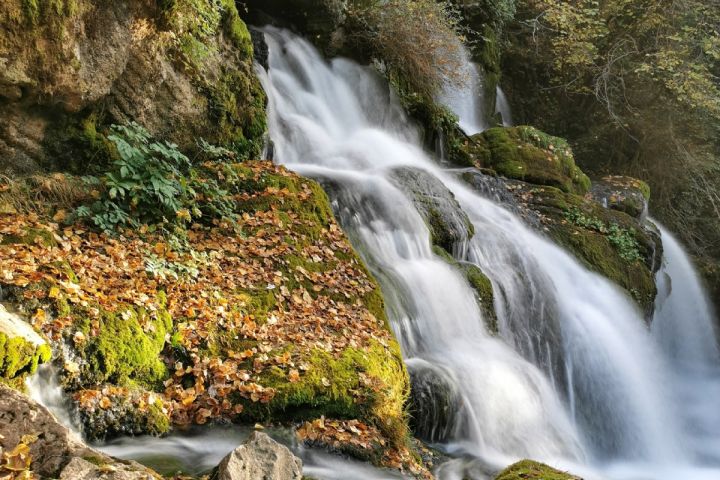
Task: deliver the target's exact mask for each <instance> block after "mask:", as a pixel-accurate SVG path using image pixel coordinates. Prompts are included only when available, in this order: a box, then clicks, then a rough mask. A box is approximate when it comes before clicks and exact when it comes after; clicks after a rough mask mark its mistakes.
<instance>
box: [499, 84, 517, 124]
mask: <svg viewBox="0 0 720 480" xmlns="http://www.w3.org/2000/svg"><path fill="white" fill-rule="evenodd" d="M495 113H496V114H499V115H500V118H501V119H502V124H503V127H512V125H513V118H512V110H511V109H510V102H508V99H507V96H505V92H503V90H502V88H500V85H498V86H497V87H495Z"/></svg>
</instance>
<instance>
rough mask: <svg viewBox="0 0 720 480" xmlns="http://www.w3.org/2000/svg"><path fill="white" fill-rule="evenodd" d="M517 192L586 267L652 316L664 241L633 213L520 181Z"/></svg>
mask: <svg viewBox="0 0 720 480" xmlns="http://www.w3.org/2000/svg"><path fill="white" fill-rule="evenodd" d="M517 187H518V188H517V189H516V190H514V193H515V194H516V195H517V196H518V198H522V199H523V201H524V202H525V204H526V206H527V207H529V208H530V209H531V210H534V211H535V212H537V213H539V215H540V218H541V219H542V222H543V226H544V230H545V232H546V233H547V234H548V235H549V236H550V237H551V238H552V239H553V240H554V241H555V242H557V243H558V244H559V245H561V246H562V247H564V248H566V249H567V250H568V251H570V253H572V254H573V255H574V256H575V257H576V258H577V259H578V260H580V262H581V263H583V264H584V265H585V266H586V267H587V268H589V269H590V270H593V271H595V272H597V273H599V274H601V275H603V276H604V277H606V278H608V279H609V280H611V281H612V282H614V283H615V284H617V285H619V286H620V287H622V288H623V289H624V290H625V291H626V292H627V293H628V294H629V295H630V296H631V297H632V298H633V299H634V300H635V301H636V302H637V304H638V305H639V307H640V308H641V310H642V311H643V312H644V313H645V315H646V316H647V317H649V316H650V315H651V314H652V311H653V308H654V301H655V296H656V295H657V287H656V285H655V279H654V273H655V271H656V270H657V268H658V267H659V265H660V262H659V258H661V257H662V245H661V243H660V241H659V239H658V238H656V237H655V236H654V235H653V233H652V231H651V230H650V229H649V228H646V227H645V226H644V225H642V224H641V223H640V222H638V221H637V220H636V219H635V218H633V217H631V216H630V215H628V214H626V213H624V212H620V211H616V210H610V209H606V208H603V206H602V205H600V204H599V203H597V202H595V201H592V200H589V199H585V198H583V197H580V196H577V195H573V194H569V193H565V192H563V191H561V190H559V189H557V188H553V187H535V186H532V185H527V184H526V185H517Z"/></svg>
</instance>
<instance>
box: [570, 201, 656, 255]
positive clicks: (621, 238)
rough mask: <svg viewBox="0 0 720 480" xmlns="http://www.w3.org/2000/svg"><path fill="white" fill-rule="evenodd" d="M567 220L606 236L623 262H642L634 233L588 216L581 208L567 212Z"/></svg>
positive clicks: (615, 224)
mask: <svg viewBox="0 0 720 480" xmlns="http://www.w3.org/2000/svg"><path fill="white" fill-rule="evenodd" d="M565 219H566V220H567V221H569V222H571V223H573V224H574V225H577V226H578V227H582V228H586V229H588V230H594V231H596V232H598V233H601V234H603V235H605V236H606V237H607V239H608V241H609V242H610V244H611V245H612V246H613V247H615V249H616V250H617V251H618V254H619V255H620V257H621V258H622V259H623V260H626V261H628V262H635V261H638V260H642V255H641V254H640V245H639V244H638V242H637V239H636V238H635V235H634V234H633V232H632V231H630V230H628V229H625V228H622V227H621V226H620V225H618V224H617V223H610V224H606V223H605V222H603V221H602V220H600V219H599V218H595V217H591V216H588V215H586V214H585V213H584V212H583V211H582V210H580V209H579V208H571V209H570V210H568V211H566V212H565Z"/></svg>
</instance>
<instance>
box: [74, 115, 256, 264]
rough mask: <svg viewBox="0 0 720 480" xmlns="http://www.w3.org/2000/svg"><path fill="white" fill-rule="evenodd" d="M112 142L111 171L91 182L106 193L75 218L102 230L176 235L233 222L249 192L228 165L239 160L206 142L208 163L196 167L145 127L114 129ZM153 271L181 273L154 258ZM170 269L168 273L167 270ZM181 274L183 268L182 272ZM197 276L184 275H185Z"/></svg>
mask: <svg viewBox="0 0 720 480" xmlns="http://www.w3.org/2000/svg"><path fill="white" fill-rule="evenodd" d="M111 131H112V134H111V135H110V136H109V137H108V139H109V140H110V141H111V142H112V144H113V145H114V146H115V150H116V154H117V155H116V158H115V160H114V161H113V162H112V165H111V170H110V171H108V172H106V173H105V174H104V175H103V176H102V177H100V178H95V177H87V178H86V182H87V183H88V184H89V185H91V186H94V187H95V188H97V189H98V190H100V191H101V197H100V199H99V200H97V201H96V202H94V203H93V204H91V205H84V206H81V207H79V208H78V209H77V210H76V211H75V214H76V216H77V217H78V218H81V219H86V220H88V221H89V222H90V223H91V224H92V225H94V226H95V227H97V228H98V229H100V230H102V231H105V232H108V233H113V232H115V231H117V230H118V229H119V228H127V227H129V228H138V227H140V226H141V225H151V226H154V227H155V228H164V229H166V230H168V231H169V232H176V231H178V229H180V231H182V229H183V228H184V227H185V226H186V225H188V224H189V223H191V222H200V223H203V222H204V223H208V224H211V223H213V222H215V221H218V220H227V221H232V220H233V219H234V218H235V216H236V214H237V209H238V206H237V201H236V200H235V198H234V195H235V194H237V193H241V192H243V191H244V189H245V186H246V185H245V180H244V179H242V178H241V177H240V175H239V174H238V172H237V170H236V169H234V168H232V167H231V166H229V165H225V164H224V163H223V162H224V161H225V160H228V159H231V160H232V159H234V158H235V153H234V152H232V151H231V150H228V149H225V148H222V147H217V146H213V145H210V144H208V143H207V142H205V141H201V142H200V144H199V148H200V152H201V153H200V155H201V157H204V158H206V159H208V160H207V161H206V162H201V163H199V164H193V163H192V162H191V161H190V159H188V157H186V156H185V155H184V154H183V153H182V152H180V151H179V150H178V147H177V145H175V144H172V143H169V142H161V141H157V140H154V139H153V138H152V137H151V136H150V134H149V133H148V132H147V131H146V130H145V129H144V128H143V127H141V126H140V125H138V124H136V123H131V124H129V125H126V126H118V125H115V126H113V127H112V128H111ZM148 269H149V270H150V271H151V272H154V273H162V275H165V274H170V275H171V276H174V274H172V273H171V272H172V271H173V270H174V271H175V274H179V273H181V272H180V271H179V267H177V266H175V267H171V266H167V265H159V264H157V263H155V262H153V261H152V260H150V262H149V265H148ZM168 269H169V270H168ZM180 270H181V269H180ZM186 273H190V274H191V273H192V270H190V271H189V272H182V274H183V275H184V274H186Z"/></svg>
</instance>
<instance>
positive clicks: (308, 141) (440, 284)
mask: <svg viewBox="0 0 720 480" xmlns="http://www.w3.org/2000/svg"><path fill="white" fill-rule="evenodd" d="M266 39H267V42H268V44H269V47H270V58H269V70H268V71H267V72H260V75H261V80H262V82H263V85H264V87H265V89H266V91H267V93H268V96H269V125H270V133H271V137H272V139H273V142H274V148H275V159H276V161H278V162H280V163H282V164H285V165H287V166H288V167H289V168H291V169H293V170H296V171H298V172H300V173H303V174H306V175H309V176H312V177H315V178H317V179H318V180H320V181H321V182H322V183H323V184H324V185H325V186H326V188H327V190H328V192H329V193H330V196H331V198H332V199H333V202H334V207H335V209H336V212H337V214H338V217H339V219H340V221H341V223H342V224H343V226H344V227H345V229H346V230H347V231H348V233H349V235H350V237H351V240H352V241H353V243H354V244H355V246H356V247H357V248H358V249H359V250H360V251H361V252H362V254H363V256H364V257H365V259H366V260H367V262H368V264H369V265H370V266H371V269H372V270H373V272H374V273H375V274H376V276H377V277H378V279H379V280H380V282H381V284H382V287H383V291H384V293H385V295H386V299H387V303H388V311H389V316H390V319H391V325H392V327H393V329H394V331H395V333H396V335H397V337H398V338H399V340H400V342H401V346H402V348H403V354H404V356H405V358H406V360H407V362H408V365H409V367H410V369H411V370H412V371H413V375H414V377H416V378H417V377H418V375H419V376H420V377H421V378H429V379H431V380H430V381H432V382H436V383H437V386H436V390H442V391H445V392H448V395H447V396H449V397H450V398H452V401H453V402H454V409H453V412H454V416H453V418H451V419H450V425H449V426H447V425H435V426H434V427H433V428H430V429H429V430H428V431H430V432H432V433H431V435H436V436H437V437H438V438H436V439H435V440H436V441H437V442H438V443H439V444H440V446H441V447H442V448H444V449H446V450H447V451H449V452H452V453H454V454H457V455H466V456H469V457H472V458H475V461H471V462H468V463H466V464H462V463H461V464H457V463H453V464H452V465H449V466H446V468H444V472H446V473H447V475H446V478H456V477H457V478H460V477H461V476H462V475H472V476H473V477H474V478H483V477H484V476H487V475H488V474H489V473H491V472H493V471H495V470H497V469H499V468H501V467H503V466H505V465H506V464H508V463H510V462H512V461H514V460H517V459H520V458H524V457H532V458H535V459H539V460H546V461H549V462H555V463H556V464H558V465H563V466H572V467H574V468H575V469H576V470H577V471H579V472H581V473H584V474H585V475H587V476H588V478H602V477H603V476H605V475H607V476H610V477H612V478H647V479H661V478H662V479H664V478H673V479H675V478H720V476H718V475H719V474H720V470H717V465H718V464H712V462H711V461H710V460H708V458H709V457H711V455H708V453H707V452H701V451H700V450H699V449H698V448H697V444H698V443H701V442H696V441H695V440H696V439H697V438H698V435H699V434H698V431H697V427H696V426H695V425H692V422H691V419H690V418H688V416H687V415H683V414H681V413H680V410H681V409H680V407H679V405H678V403H679V400H678V397H679V395H678V393H679V390H680V389H681V388H680V386H679V383H678V381H677V378H676V375H674V373H673V372H674V369H675V365H676V363H677V362H676V360H677V359H676V358H675V357H673V355H672V350H673V348H675V349H680V350H683V351H684V349H685V348H686V347H685V346H684V345H685V343H684V342H685V340H684V339H683V338H685V337H686V336H688V337H692V336H693V335H694V333H692V332H690V330H689V328H688V327H687V326H678V325H677V323H676V322H678V321H680V320H681V319H679V318H677V317H676V316H675V314H674V313H673V314H669V316H668V320H667V322H663V321H662V320H661V321H660V322H659V324H660V325H664V324H665V323H667V324H668V325H667V326H666V327H663V328H660V327H658V329H659V330H663V331H664V332H668V331H670V332H673V329H675V330H676V331H674V332H673V333H672V334H668V333H663V332H657V331H653V332H652V333H651V332H650V331H649V330H648V328H647V326H646V324H645V322H644V320H643V319H642V317H641V315H640V313H639V312H638V311H637V308H636V307H635V305H634V303H633V302H632V301H631V300H629V298H627V297H626V296H625V295H624V294H623V293H622V292H621V291H619V290H618V289H617V288H616V287H615V286H613V285H612V284H611V283H610V282H608V281H607V280H605V279H604V278H601V277H599V276H597V275H595V274H593V273H590V272H589V271H587V270H586V269H585V268H583V267H582V266H581V265H580V264H579V263H578V262H576V261H575V260H574V259H573V258H572V257H570V256H569V255H568V254H566V253H565V252H564V251H563V250H561V249H560V248H558V247H556V246H555V245H553V244H552V243H550V242H548V241H546V240H544V239H543V238H541V237H540V236H538V235H537V234H535V233H534V232H532V231H530V230H529V229H528V228H527V227H526V226H524V225H523V224H522V222H521V221H520V220H519V219H518V218H516V217H515V216H514V215H513V214H511V213H509V212H508V211H507V210H504V209H503V208H501V207H499V206H498V205H495V204H494V203H493V202H491V201H490V200H486V199H484V198H481V197H480V196H479V195H478V194H477V193H476V192H474V191H473V190H471V189H470V188H469V187H467V186H466V185H465V184H462V183H461V182H459V181H457V180H456V179H455V176H454V175H453V174H452V172H448V171H443V170H441V169H440V168H439V167H438V166H437V164H436V163H435V162H434V161H432V160H431V159H430V158H429V157H428V155H427V154H426V153H424V152H423V151H422V150H421V149H420V147H419V146H418V142H417V135H416V134H415V132H414V130H413V128H412V127H411V123H410V122H409V121H408V120H407V119H406V118H405V117H404V115H403V113H402V111H401V110H400V108H399V106H398V104H397V102H396V101H395V99H394V98H393V95H392V94H391V93H390V91H389V90H388V88H387V86H386V85H385V84H384V83H383V82H382V81H380V80H379V79H378V78H377V77H376V76H375V75H374V74H373V73H372V72H371V71H370V70H369V69H366V68H363V67H360V66H358V65H356V64H354V63H352V62H349V61H346V60H341V59H336V60H333V61H332V62H330V63H326V62H325V61H324V60H323V59H321V58H320V56H319V55H318V54H317V52H316V51H315V50H314V49H313V47H312V46H310V45H309V44H308V43H307V42H305V41H303V40H301V39H299V38H297V37H295V36H293V35H291V34H289V33H287V32H282V31H278V30H268V31H267V34H266ZM460 116H461V117H462V115H460ZM408 168H410V169H419V170H422V171H424V172H426V173H427V174H429V175H431V176H433V177H435V178H436V179H438V180H439V181H440V182H442V183H443V184H444V185H445V186H446V187H447V188H448V189H449V190H451V191H452V192H453V193H454V194H455V196H456V198H457V200H458V201H459V203H460V204H461V205H462V207H463V209H464V210H465V212H467V214H468V216H469V217H470V220H471V221H472V223H473V225H474V227H475V232H476V234H475V236H474V237H473V238H472V240H470V241H467V242H461V244H459V245H454V246H453V247H454V248H453V250H454V252H455V253H456V256H457V257H458V260H463V261H469V262H472V263H474V264H476V265H478V266H479V267H481V268H482V270H483V271H484V272H485V273H486V274H487V275H488V276H489V277H490V278H491V280H492V283H493V286H494V288H495V292H496V305H495V307H496V309H497V312H498V316H499V324H500V335H499V337H494V336H492V335H490V334H489V333H488V331H487V329H486V327H485V322H484V319H483V318H482V314H481V312H480V310H479V308H478V306H477V304H476V302H475V300H474V298H473V294H472V291H471V290H470V287H469V285H468V284H467V282H466V280H465V279H464V276H463V275H462V274H461V273H460V272H459V270H458V269H456V268H455V267H452V266H451V265H449V264H448V263H446V262H445V261H443V260H441V259H440V258H439V257H437V256H435V255H434V254H433V251H432V249H431V247H430V243H429V237H430V235H429V232H428V229H427V227H426V226H425V224H424V222H423V219H422V218H421V216H420V214H419V213H418V212H417V211H416V210H415V207H414V205H413V202H412V200H411V199H410V198H408V197H407V196H406V195H405V194H404V193H403V191H402V190H401V189H399V188H398V186H397V181H396V177H395V172H397V171H398V169H408ZM676 254H677V252H673V251H672V250H670V249H669V250H668V255H669V260H668V263H667V265H668V268H669V267H671V266H672V265H673V263H674V262H677V261H679V260H678V257H676V256H675V255H676ZM679 258H682V259H684V258H685V257H684V255H682V252H680V257H679ZM669 275H671V276H673V275H675V273H674V272H669ZM688 275H690V276H691V277H692V278H694V274H693V272H692V270H691V269H690V270H689V273H688ZM699 291H700V292H702V290H699ZM681 295H685V294H681ZM671 306H672V304H666V305H665V306H664V307H663V309H660V310H659V312H660V313H659V315H661V314H662V312H663V311H667V309H670V308H671ZM673 308H674V307H673ZM708 318H709V317H708ZM693 328H695V327H693ZM668 335H670V336H673V337H679V338H675V339H674V340H673V341H672V342H669V340H668ZM699 335H700V336H701V337H705V338H708V337H707V335H704V334H703V333H702V332H700V333H699ZM713 340H714V337H712V339H711V340H709V342H708V343H712V341H713ZM687 341H688V342H690V347H689V348H694V347H696V346H697V345H698V344H696V343H694V342H695V340H692V339H689V340H687ZM668 343H675V344H680V343H682V345H680V346H675V347H673V346H672V345H670V346H668ZM698 375H700V376H699V377H698V380H697V382H700V383H697V384H696V385H695V387H698V388H704V387H705V386H707V385H710V384H712V382H710V381H709V380H708V376H707V375H709V374H707V372H700V373H698ZM430 391H431V392H432V389H430ZM431 396H432V395H431ZM696 396H699V395H696ZM715 398H717V397H715ZM693 401H695V402H696V401H697V399H694V400H693ZM705 404H707V402H705ZM706 433H707V432H706ZM708 435H709V436H706V437H703V439H704V442H706V441H708V440H709V439H711V437H712V435H711V434H708ZM717 435H718V434H717V433H715V437H717ZM713 448H715V450H714V451H715V453H716V454H717V449H716V447H713ZM713 448H711V449H710V450H711V451H712V450H713ZM706 450H707V449H706ZM715 456H717V455H715ZM701 457H702V458H701ZM705 460H708V462H710V463H707V464H704V463H703V462H704V461H705ZM679 471H681V472H684V473H683V474H682V475H681V476H680V477H679V476H678V475H679V474H678V472H679ZM687 472H691V473H687ZM441 474H444V473H443V472H441ZM707 475H716V476H715V477H709V476H707Z"/></svg>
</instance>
